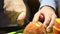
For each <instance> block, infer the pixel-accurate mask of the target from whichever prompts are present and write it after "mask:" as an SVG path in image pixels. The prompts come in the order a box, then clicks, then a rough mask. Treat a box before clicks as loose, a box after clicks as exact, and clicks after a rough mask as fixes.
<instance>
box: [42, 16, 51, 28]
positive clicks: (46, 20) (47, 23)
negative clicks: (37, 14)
mask: <svg viewBox="0 0 60 34" xmlns="http://www.w3.org/2000/svg"><path fill="white" fill-rule="evenodd" d="M50 19H51V18H49V17H45V21H44V23H43V24H44V26H45V27H47V26H48V25H49V22H50Z"/></svg>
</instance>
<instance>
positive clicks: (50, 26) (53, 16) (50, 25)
mask: <svg viewBox="0 0 60 34" xmlns="http://www.w3.org/2000/svg"><path fill="white" fill-rule="evenodd" d="M55 19H56V15H52V19H51V22H50V24H49V26H48V27H47V29H50V28H52V26H53V24H54V22H55Z"/></svg>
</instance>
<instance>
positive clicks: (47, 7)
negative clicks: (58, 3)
mask: <svg viewBox="0 0 60 34" xmlns="http://www.w3.org/2000/svg"><path fill="white" fill-rule="evenodd" d="M42 8H44V9H52V10H54V11H55V9H54V8H53V7H51V6H47V5H46V6H42V7H41V8H40V9H42Z"/></svg>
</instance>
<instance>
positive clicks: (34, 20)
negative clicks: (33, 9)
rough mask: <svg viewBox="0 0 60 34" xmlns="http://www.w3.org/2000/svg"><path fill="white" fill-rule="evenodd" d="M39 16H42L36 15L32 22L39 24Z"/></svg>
mask: <svg viewBox="0 0 60 34" xmlns="http://www.w3.org/2000/svg"><path fill="white" fill-rule="evenodd" d="M39 15H40V14H39V13H36V14H35V15H34V18H33V20H32V22H37V21H38V20H39Z"/></svg>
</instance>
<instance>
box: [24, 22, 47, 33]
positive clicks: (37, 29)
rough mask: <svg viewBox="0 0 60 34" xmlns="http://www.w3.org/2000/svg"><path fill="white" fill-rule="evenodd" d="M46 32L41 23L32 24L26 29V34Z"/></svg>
mask: <svg viewBox="0 0 60 34" xmlns="http://www.w3.org/2000/svg"><path fill="white" fill-rule="evenodd" d="M45 32H46V31H45V27H44V26H43V24H42V23H41V22H37V23H33V22H30V23H29V24H28V25H27V26H26V28H25V29H24V34H44V33H45Z"/></svg>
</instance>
